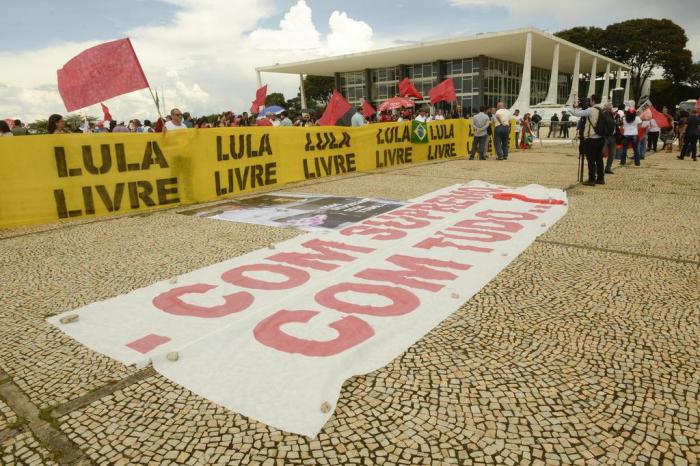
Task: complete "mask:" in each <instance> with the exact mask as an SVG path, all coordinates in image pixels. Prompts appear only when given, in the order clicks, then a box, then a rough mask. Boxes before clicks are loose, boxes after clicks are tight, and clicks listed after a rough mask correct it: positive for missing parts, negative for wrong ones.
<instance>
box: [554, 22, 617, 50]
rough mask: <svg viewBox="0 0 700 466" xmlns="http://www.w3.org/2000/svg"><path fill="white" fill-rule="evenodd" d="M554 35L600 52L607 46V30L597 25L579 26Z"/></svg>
mask: <svg viewBox="0 0 700 466" xmlns="http://www.w3.org/2000/svg"><path fill="white" fill-rule="evenodd" d="M554 35H555V36H557V37H560V38H562V39H564V40H568V41H569V42H572V43H574V44H576V45H580V46H581V47H585V48H587V49H588V50H592V51H594V52H600V51H601V49H602V48H603V47H604V46H605V30H604V29H601V28H597V27H586V26H577V27H575V28H571V29H565V30H563V31H559V32H557V33H555V34H554Z"/></svg>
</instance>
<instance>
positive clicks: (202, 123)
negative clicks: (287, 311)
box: [0, 95, 700, 186]
mask: <svg viewBox="0 0 700 466" xmlns="http://www.w3.org/2000/svg"><path fill="white" fill-rule="evenodd" d="M600 101H601V99H600V97H599V96H597V95H592V96H591V97H590V99H589V102H587V103H588V105H583V107H585V108H573V109H568V110H566V111H563V112H562V116H561V118H560V117H559V115H558V114H557V113H554V114H553V115H552V117H551V118H550V125H549V133H548V137H552V135H554V137H561V138H568V137H569V127H570V126H572V125H576V137H577V138H578V139H579V141H580V144H579V151H580V153H581V154H582V155H584V154H585V156H586V158H587V160H588V171H589V174H588V180H587V181H586V184H588V185H591V186H593V185H596V184H604V183H605V174H613V170H612V166H613V161H614V160H619V163H620V165H625V164H626V163H627V154H628V150H629V149H631V150H632V154H633V161H634V165H635V166H640V165H641V160H643V159H644V157H645V154H646V152H647V151H654V152H656V151H657V150H658V143H659V141H661V143H662V146H661V150H662V151H663V150H666V151H668V152H671V151H672V148H673V141H674V140H676V139H677V140H678V141H679V142H678V149H679V150H680V154H679V156H678V158H679V159H681V160H683V159H685V157H686V156H689V157H691V158H692V160H694V161H697V145H698V139H699V138H700V129H699V126H700V109H698V108H696V109H695V110H694V111H693V112H687V111H679V112H678V114H677V115H674V114H672V113H670V112H669V111H668V109H667V108H666V107H664V108H663V110H662V115H663V118H662V119H661V120H662V123H664V124H662V125H661V124H659V121H658V119H657V118H653V117H652V112H651V109H650V108H649V107H648V106H643V107H642V108H640V109H635V108H634V107H633V106H632V105H627V106H625V108H624V109H615V108H613V107H612V105H611V104H610V103H606V104H604V105H601V103H600ZM584 103H585V102H584ZM571 116H575V117H578V118H579V120H578V123H574V122H572V121H571V120H570V117H571ZM318 117H319V115H314V114H312V113H311V112H301V113H298V114H294V115H291V114H290V112H288V111H287V110H281V111H280V112H279V113H272V112H266V113H265V114H264V115H257V114H248V113H247V112H243V113H241V114H236V113H234V112H230V111H229V112H224V113H221V114H220V115H218V116H217V118H216V121H212V119H211V118H205V117H200V118H195V117H193V116H192V115H191V114H190V113H189V112H181V111H180V109H178V108H173V109H172V110H171V111H170V114H169V115H167V116H165V117H164V118H158V119H157V120H156V121H155V123H152V122H151V121H150V120H144V121H143V122H141V121H140V120H139V119H132V120H130V121H129V122H128V124H126V123H124V122H117V121H102V120H98V121H97V122H88V121H87V120H85V121H83V123H82V125H80V126H78V127H72V128H71V127H69V126H68V125H66V122H65V120H64V118H63V116H62V115H59V114H53V115H51V116H50V117H49V119H48V126H47V132H48V133H49V134H66V133H72V132H78V133H107V132H111V133H153V132H155V133H159V132H164V131H174V130H181V129H189V128H221V127H246V126H299V127H307V126H315V125H317V124H318V123H317V119H318ZM448 118H450V119H452V118H469V119H471V123H472V127H473V140H472V145H471V151H470V153H469V159H471V160H473V159H474V158H475V156H476V153H477V152H478V154H479V155H478V156H479V159H481V160H483V159H485V158H486V148H487V143H488V140H489V137H490V138H491V139H492V140H493V144H494V148H495V152H496V159H497V160H507V159H508V155H509V146H510V144H509V142H510V139H511V122H512V123H513V125H514V130H515V135H514V136H515V141H516V143H515V147H516V149H521V150H525V149H529V148H531V147H532V144H533V141H534V140H535V139H537V138H538V137H539V130H540V125H541V122H542V115H540V114H538V112H537V111H534V112H533V114H530V113H529V112H528V113H525V114H524V115H522V116H521V115H520V110H515V111H514V112H513V113H511V112H510V110H508V109H506V107H505V105H504V104H503V103H502V102H499V103H498V104H497V105H496V107H495V108H494V107H481V108H480V109H479V112H478V113H475V114H473V115H470V116H468V115H466V114H465V113H464V111H463V109H462V107H461V106H459V105H457V106H455V107H454V108H453V109H452V110H451V111H449V110H448V111H446V110H445V109H442V108H437V109H435V108H433V109H432V111H431V108H430V107H428V106H427V105H421V106H419V107H417V108H399V109H394V110H387V111H381V112H379V113H375V114H373V115H371V116H369V117H367V116H366V115H365V114H364V108H363V107H357V108H356V109H355V113H354V114H353V116H352V118H351V120H350V121H349V124H350V125H351V126H362V125H366V124H371V123H385V122H401V121H410V120H417V121H423V122H427V121H439V120H445V119H448ZM10 123H14V124H13V125H12V127H11V126H10V124H8V122H7V121H4V120H0V136H24V135H28V134H29V131H28V129H27V127H26V125H24V124H23V123H22V122H21V121H20V120H14V121H10ZM603 123H607V126H606V125H605V124H603ZM557 132H558V136H557ZM604 157H607V162H606V163H605V164H604V163H603V158H604Z"/></svg>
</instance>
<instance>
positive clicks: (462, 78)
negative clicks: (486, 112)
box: [445, 58, 481, 114]
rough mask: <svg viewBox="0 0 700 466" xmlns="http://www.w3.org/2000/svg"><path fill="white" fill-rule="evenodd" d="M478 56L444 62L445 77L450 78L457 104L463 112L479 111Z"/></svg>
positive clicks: (479, 67)
mask: <svg viewBox="0 0 700 466" xmlns="http://www.w3.org/2000/svg"><path fill="white" fill-rule="evenodd" d="M480 69H481V66H480V61H479V59H478V58H464V59H462V60H449V61H446V62H445V77H446V78H452V81H453V82H454V85H455V92H456V94H457V105H461V106H462V109H464V111H465V112H467V113H469V114H471V113H477V112H478V111H479V70H480Z"/></svg>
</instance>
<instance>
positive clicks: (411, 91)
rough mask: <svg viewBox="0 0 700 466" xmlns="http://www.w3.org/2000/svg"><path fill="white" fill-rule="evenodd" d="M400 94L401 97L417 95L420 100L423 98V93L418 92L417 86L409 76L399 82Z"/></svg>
mask: <svg viewBox="0 0 700 466" xmlns="http://www.w3.org/2000/svg"><path fill="white" fill-rule="evenodd" d="M399 95H400V96H401V97H415V98H416V99H418V100H423V94H421V93H420V92H418V89H416V86H414V85H413V83H412V82H411V80H410V79H408V78H404V79H403V81H401V82H400V83H399Z"/></svg>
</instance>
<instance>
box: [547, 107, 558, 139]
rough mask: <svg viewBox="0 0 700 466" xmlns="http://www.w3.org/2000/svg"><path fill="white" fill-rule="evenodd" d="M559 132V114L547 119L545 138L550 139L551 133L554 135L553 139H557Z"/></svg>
mask: <svg viewBox="0 0 700 466" xmlns="http://www.w3.org/2000/svg"><path fill="white" fill-rule="evenodd" d="M558 130H559V114H557V113H555V114H554V115H552V118H550V119H549V133H547V138H551V137H552V133H554V137H557V131H558Z"/></svg>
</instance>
